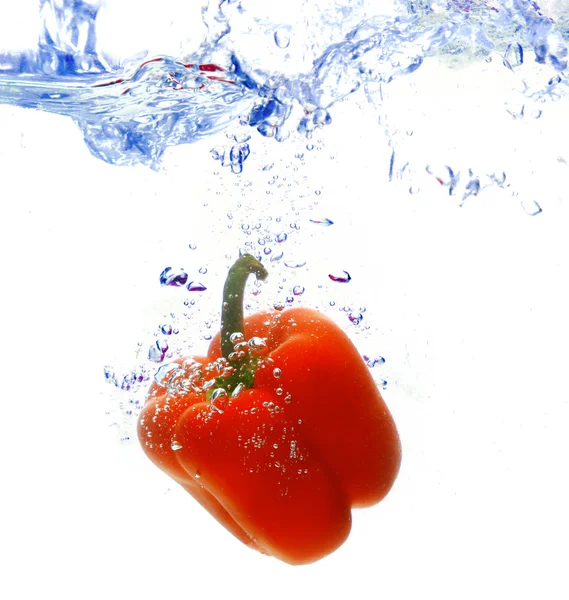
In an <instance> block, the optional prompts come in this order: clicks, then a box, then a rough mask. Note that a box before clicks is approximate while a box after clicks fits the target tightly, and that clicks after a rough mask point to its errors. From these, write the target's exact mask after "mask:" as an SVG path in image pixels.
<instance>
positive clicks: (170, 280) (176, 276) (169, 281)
mask: <svg viewBox="0 0 569 600" xmlns="http://www.w3.org/2000/svg"><path fill="white" fill-rule="evenodd" d="M186 281H188V274H187V273H186V272H184V270H183V269H178V270H177V271H174V270H172V267H166V268H165V269H164V270H163V271H162V273H160V285H163V286H166V285H169V286H172V287H181V286H182V285H185V283H186Z"/></svg>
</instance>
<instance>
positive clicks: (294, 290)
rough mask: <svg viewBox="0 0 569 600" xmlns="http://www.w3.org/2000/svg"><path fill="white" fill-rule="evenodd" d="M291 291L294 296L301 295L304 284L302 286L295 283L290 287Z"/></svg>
mask: <svg viewBox="0 0 569 600" xmlns="http://www.w3.org/2000/svg"><path fill="white" fill-rule="evenodd" d="M292 293H293V294H294V295H295V296H302V294H304V286H302V285H295V286H294V287H293V288H292Z"/></svg>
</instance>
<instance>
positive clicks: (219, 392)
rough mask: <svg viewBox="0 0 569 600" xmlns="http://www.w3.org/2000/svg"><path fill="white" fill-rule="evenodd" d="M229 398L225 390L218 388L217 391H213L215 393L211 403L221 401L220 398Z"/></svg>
mask: <svg viewBox="0 0 569 600" xmlns="http://www.w3.org/2000/svg"><path fill="white" fill-rule="evenodd" d="M225 397H227V391H226V390H224V389H223V388H217V389H215V390H213V393H212V395H211V401H212V402H215V401H216V400H219V399H220V398H225Z"/></svg>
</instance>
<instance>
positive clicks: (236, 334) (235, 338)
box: [229, 331, 245, 345]
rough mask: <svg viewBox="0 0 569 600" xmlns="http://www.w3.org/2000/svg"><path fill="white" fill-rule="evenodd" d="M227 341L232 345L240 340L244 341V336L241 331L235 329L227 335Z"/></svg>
mask: <svg viewBox="0 0 569 600" xmlns="http://www.w3.org/2000/svg"><path fill="white" fill-rule="evenodd" d="M229 341H230V342H231V343H232V344H233V345H235V344H240V343H241V342H244V341H245V336H244V335H243V334H242V333H241V332H239V331H236V332H234V333H232V334H231V335H230V336H229Z"/></svg>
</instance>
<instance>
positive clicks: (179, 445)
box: [170, 440, 184, 452]
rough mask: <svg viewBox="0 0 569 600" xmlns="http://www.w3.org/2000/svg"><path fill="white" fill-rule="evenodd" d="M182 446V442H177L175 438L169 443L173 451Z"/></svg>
mask: <svg viewBox="0 0 569 600" xmlns="http://www.w3.org/2000/svg"><path fill="white" fill-rule="evenodd" d="M183 447H184V446H182V444H179V443H178V442H177V441H176V440H172V443H171V444H170V448H172V450H174V452H176V450H181V449H182V448H183Z"/></svg>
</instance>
